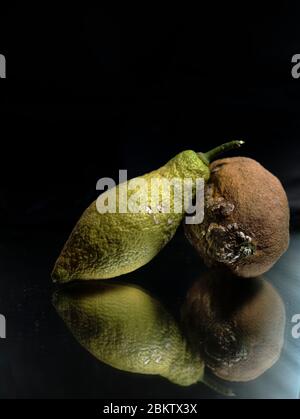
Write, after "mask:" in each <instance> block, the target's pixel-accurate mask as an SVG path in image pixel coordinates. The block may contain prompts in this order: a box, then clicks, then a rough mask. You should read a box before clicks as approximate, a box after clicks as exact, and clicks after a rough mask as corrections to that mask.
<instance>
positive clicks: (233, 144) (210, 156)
mask: <svg viewBox="0 0 300 419" xmlns="http://www.w3.org/2000/svg"><path fill="white" fill-rule="evenodd" d="M243 144H245V141H229V142H228V143H225V144H221V145H219V146H218V147H215V148H213V149H212V150H210V151H207V152H206V153H198V156H199V157H200V159H201V160H202V161H203V162H204V163H205V164H206V165H209V163H211V162H212V161H213V160H214V159H215V158H216V157H218V156H219V154H221V153H224V152H225V151H228V150H232V149H234V148H239V147H241V146H242V145H243Z"/></svg>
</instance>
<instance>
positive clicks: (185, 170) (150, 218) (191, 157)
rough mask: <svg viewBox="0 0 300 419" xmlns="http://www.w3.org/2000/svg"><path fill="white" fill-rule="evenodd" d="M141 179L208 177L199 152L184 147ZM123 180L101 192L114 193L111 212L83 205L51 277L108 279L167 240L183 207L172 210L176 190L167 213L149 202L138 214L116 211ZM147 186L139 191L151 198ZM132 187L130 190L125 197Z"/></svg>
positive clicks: (143, 259)
mask: <svg viewBox="0 0 300 419" xmlns="http://www.w3.org/2000/svg"><path fill="white" fill-rule="evenodd" d="M141 178H142V179H144V180H146V184H147V185H148V186H149V185H150V184H151V180H152V179H154V178H158V179H163V178H165V179H172V178H180V179H184V178H191V179H193V181H195V180H196V179H198V178H202V179H204V180H207V179H208V178H209V168H208V167H207V166H206V165H205V164H204V163H203V162H202V161H201V159H200V158H199V156H198V155H197V153H195V152H194V151H191V150H186V151H183V152H182V153H179V154H178V155H177V156H175V157H174V158H173V159H172V160H170V161H169V162H168V163H167V164H166V165H165V166H163V167H161V168H160V169H158V170H155V171H153V172H151V173H148V174H146V175H144V176H142V177H141ZM137 179H138V178H137ZM127 183H128V182H125V183H123V184H120V185H118V186H116V187H115V188H113V189H110V190H108V191H107V192H105V193H104V196H105V197H106V198H109V197H110V195H112V194H113V195H114V194H116V197H117V204H116V209H117V211H116V212H115V213H110V212H106V213H99V212H98V210H97V206H96V201H95V202H93V203H92V204H91V205H90V206H89V207H88V208H87V209H86V210H85V212H84V213H83V215H82V216H81V218H80V219H79V221H78V222H77V224H76V226H75V228H74V229H73V231H72V233H71V235H70V237H69V239H68V240H67V242H66V244H65V246H64V248H63V250H62V252H61V254H60V256H59V258H58V260H57V261H56V264H55V266H54V269H53V272H52V278H53V280H54V281H57V282H68V281H72V280H77V279H78V280H85V279H87V280H89V279H106V278H113V277H116V276H119V275H123V274H126V273H129V272H132V271H134V270H136V269H138V268H140V267H141V266H143V265H145V264H146V263H148V262H149V261H150V260H151V259H153V258H154V257H155V256H156V255H157V254H158V253H159V252H160V250H161V249H162V248H163V247H164V246H165V245H166V244H167V243H168V242H169V241H170V240H171V238H172V237H173V235H174V234H175V232H176V230H177V228H178V226H179V225H180V223H181V221H182V219H183V217H184V212H183V211H182V212H180V213H176V212H174V211H172V208H174V206H175V204H176V202H175V198H176V197H175V198H174V194H173V195H172V194H171V205H170V208H171V211H170V212H169V213H164V212H163V211H159V212H158V213H154V212H153V211H152V208H149V207H146V208H145V209H144V210H143V211H142V212H139V213H128V212H127V213H120V212H119V211H118V208H119V200H118V198H119V193H120V194H122V193H124V190H127V189H125V188H127ZM149 190H150V187H147V188H145V190H142V191H141V193H142V195H144V196H145V198H146V199H148V202H151V201H150V199H149ZM134 192H135V191H134V190H133V191H131V192H130V193H129V194H128V196H127V198H128V199H129V198H130V195H131V194H132V193H134ZM125 193H126V192H125ZM163 193H164V191H163V190H160V191H159V194H158V197H159V200H160V201H159V202H164V195H163ZM193 193H194V192H193ZM172 198H173V199H172ZM180 199H182V197H180ZM159 202H157V205H158V204H159ZM156 210H157V208H156Z"/></svg>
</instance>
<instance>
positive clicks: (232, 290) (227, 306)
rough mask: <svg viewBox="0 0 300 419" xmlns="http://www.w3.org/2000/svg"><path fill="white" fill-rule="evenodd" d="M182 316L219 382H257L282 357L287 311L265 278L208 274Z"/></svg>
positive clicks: (196, 285) (189, 297) (193, 343)
mask: <svg viewBox="0 0 300 419" xmlns="http://www.w3.org/2000/svg"><path fill="white" fill-rule="evenodd" d="M182 313H183V322H184V325H185V330H186V334H187V336H188V338H189V341H190V345H191V347H192V348H193V350H194V351H195V353H197V354H199V355H200V356H201V358H202V359H203V360H204V362H205V364H206V366H207V367H209V368H210V369H211V370H212V371H213V373H214V374H215V375H216V376H218V377H219V378H222V379H224V380H228V381H249V380H253V379H255V378H257V377H258V376H260V375H261V374H263V373H264V372H265V371H266V370H267V369H269V368H270V367H271V366H272V365H274V363H275V362H276V361H277V360H278V358H279V356H280V353H281V349H282V346H283V339H284V328H285V309H284V305H283V302H282V300H281V298H280V296H279V295H278V293H277V291H276V290H275V289H274V287H273V286H272V285H271V284H270V283H268V282H267V281H265V280H264V279H262V277H260V278H250V279H249V280H248V281H240V280H239V278H237V277H236V276H233V275H232V274H230V273H228V272H227V273H224V272H222V273H220V272H209V273H207V274H205V275H204V276H203V277H202V278H200V279H199V280H197V281H196V282H195V283H194V284H193V285H192V287H191V288H190V289H189V291H188V294H187V297H186V300H185V303H184V308H183V310H182Z"/></svg>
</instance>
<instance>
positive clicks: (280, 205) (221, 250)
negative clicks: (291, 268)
mask: <svg viewBox="0 0 300 419" xmlns="http://www.w3.org/2000/svg"><path fill="white" fill-rule="evenodd" d="M210 169H211V177H210V179H209V181H208V183H207V184H206V187H205V211H204V221H203V223H202V224H194V225H193V224H191V225H186V226H185V232H186V236H187V238H188V239H189V241H190V242H191V243H192V244H193V246H194V247H195V248H196V250H197V251H198V253H199V254H200V256H201V257H202V258H203V260H204V262H205V263H206V264H207V265H208V266H223V267H226V268H228V269H229V270H230V271H232V272H233V273H234V274H236V275H238V276H242V277H255V276H259V275H261V274H263V273H264V272H266V271H268V270H269V269H270V268H271V267H272V265H273V264H274V263H275V262H276V261H277V260H278V259H279V258H280V256H281V255H282V254H283V253H284V252H285V251H286V249H287V247H288V243H289V207H288V201H287V197H286V193H285V191H284V189H283V187H282V185H281V183H280V181H279V180H278V179H277V178H276V177H275V176H274V175H272V174H271V173H270V172H269V171H268V170H266V169H265V168H264V167H262V166H261V165H260V164H259V163H258V162H256V161H255V160H252V159H250V158H246V157H233V158H225V159H221V160H216V161H215V162H213V163H212V164H211V165H210Z"/></svg>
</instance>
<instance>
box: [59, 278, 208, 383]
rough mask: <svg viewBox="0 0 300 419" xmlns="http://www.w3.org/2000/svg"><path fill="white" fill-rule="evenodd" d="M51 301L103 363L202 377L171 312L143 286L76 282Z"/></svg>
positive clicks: (177, 379) (180, 378) (187, 378)
mask: <svg viewBox="0 0 300 419" xmlns="http://www.w3.org/2000/svg"><path fill="white" fill-rule="evenodd" d="M54 305H55V307H56V309H57V311H58V313H59V314H60V316H61V317H62V319H63V320H64V321H65V323H66V325H67V326H68V327H69V329H70V330H71V332H72V334H73V335H74V336H75V338H76V339H77V340H78V342H79V343H80V344H81V345H82V346H83V347H84V348H86V349H87V350H88V351H89V352H91V353H92V354H93V355H94V356H95V357H96V358H98V359H99V360H101V361H103V362H105V363H106V364H109V365H111V366H113V367H115V368H118V369H120V370H124V371H130V372H136V373H144V374H159V375H161V376H163V377H166V378H168V379H169V380H170V381H172V382H174V383H176V384H179V385H183V386H187V385H190V384H193V383H195V382H197V381H199V380H201V379H202V376H203V370H204V364H203V362H202V361H201V360H200V359H199V358H198V357H195V356H194V355H192V354H191V352H190V351H189V350H188V348H187V345H186V341H185V340H184V338H183V337H182V334H181V332H180V330H179V328H178V325H177V323H176V322H175V320H174V319H173V317H172V316H171V315H170V314H169V313H168V312H167V311H166V309H165V308H164V307H163V306H162V305H161V303H159V302H158V301H157V300H155V299H154V298H152V297H151V296H150V295H149V294H147V293H146V292H145V291H143V290H142V289H140V288H137V287H135V286H130V285H124V284H122V285H120V284H115V283H109V284H107V283H105V282H104V283H103V282H102V283H101V284H99V283H97V284H85V286H84V287H83V286H80V285H77V286H73V287H69V288H68V289H67V290H62V291H59V292H57V293H55V294H54Z"/></svg>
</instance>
